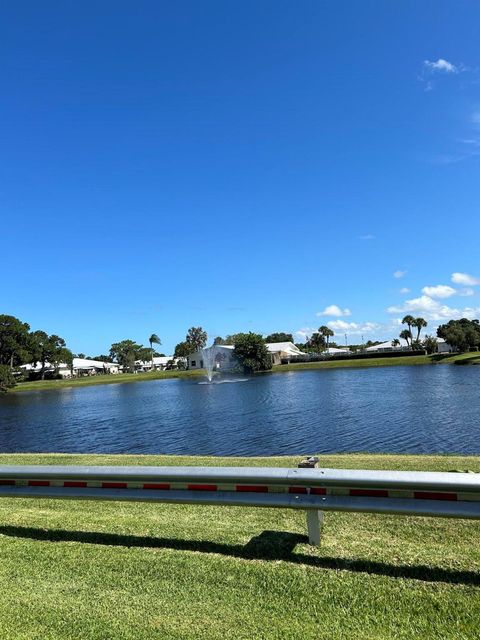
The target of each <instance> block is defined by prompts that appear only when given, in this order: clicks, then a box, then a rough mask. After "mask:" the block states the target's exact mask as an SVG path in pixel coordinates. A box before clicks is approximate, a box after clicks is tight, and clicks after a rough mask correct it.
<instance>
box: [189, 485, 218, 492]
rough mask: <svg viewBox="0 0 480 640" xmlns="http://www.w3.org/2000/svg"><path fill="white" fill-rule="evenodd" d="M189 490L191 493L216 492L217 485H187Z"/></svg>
mask: <svg viewBox="0 0 480 640" xmlns="http://www.w3.org/2000/svg"><path fill="white" fill-rule="evenodd" d="M187 489H190V490H191V491H216V490H217V485H216V484H187Z"/></svg>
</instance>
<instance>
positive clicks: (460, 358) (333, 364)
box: [12, 352, 480, 391]
mask: <svg viewBox="0 0 480 640" xmlns="http://www.w3.org/2000/svg"><path fill="white" fill-rule="evenodd" d="M457 362H468V363H471V364H474V363H479V364H480V353H478V352H477V353H462V354H455V355H449V354H445V355H441V356H439V355H433V356H405V357H400V358H367V359H365V360H326V361H323V362H306V363H300V364H286V365H278V366H275V367H273V371H274V372H275V373H277V372H282V371H301V370H303V369H337V368H344V367H355V368H364V367H389V366H399V365H420V364H454V363H457ZM204 375H205V371H204V370H203V369H196V370H194V371H155V372H152V373H135V374H134V373H120V374H118V375H106V376H103V375H99V376H89V377H85V378H73V379H71V380H37V381H35V382H21V383H19V384H18V385H17V386H16V387H15V388H14V389H12V391H41V390H42V389H62V388H67V387H87V386H92V385H97V384H120V383H129V382H145V381H147V380H167V379H169V378H192V377H197V376H204Z"/></svg>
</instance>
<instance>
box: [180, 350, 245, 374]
mask: <svg viewBox="0 0 480 640" xmlns="http://www.w3.org/2000/svg"><path fill="white" fill-rule="evenodd" d="M234 348H235V347H234V346H233V344H214V345H212V346H211V347H205V349H202V350H201V351H195V353H191V354H190V355H189V356H188V358H187V364H188V368H189V369H204V368H205V367H207V366H208V365H209V364H211V368H212V370H215V371H220V370H223V371H229V370H232V369H233V368H234V367H235V366H236V365H237V364H238V363H237V359H236V358H235V356H234V355H233V350H234Z"/></svg>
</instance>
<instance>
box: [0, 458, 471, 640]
mask: <svg viewBox="0 0 480 640" xmlns="http://www.w3.org/2000/svg"><path fill="white" fill-rule="evenodd" d="M298 460H299V458H264V459H261V458H255V459H252V458H248V459H247V458H242V459H238V458H228V459H226V458H183V457H182V458H179V457H161V456H100V455H95V456H94V455H88V456H80V455H73V456H72V455H5V454H4V455H1V456H0V462H1V463H2V464H162V465H170V464H195V465H198V464H206V465H220V464H221V465H274V466H294V465H296V463H297V462H298ZM321 465H322V466H327V467H328V466H330V467H350V468H370V469H375V468H378V469H417V470H439V471H446V470H447V471H448V470H464V469H471V470H474V471H480V457H468V458H465V457H447V456H440V457H433V456H378V455H337V456H334V455H333V456H321ZM305 532H306V527H305V518H304V514H303V513H301V512H298V513H297V512H295V511H293V510H292V511H288V510H282V509H280V510H274V509H254V508H251V509H246V508H238V507H207V506H187V505H158V504H157V505H156V504H138V503H114V502H88V501H85V502H82V501H51V500H28V499H13V498H9V499H6V498H2V499H1V500H0V638H1V639H2V640H8V639H10V638H25V639H26V638H28V639H31V638H35V639H37V638H38V639H39V640H40V639H42V640H46V639H54V638H55V639H57V638H62V639H72V640H73V639H74V640H79V639H81V640H90V639H93V638H95V639H98V640H107V639H110V638H111V639H116V640H117V639H127V638H128V639H132V640H133V639H135V640H137V639H138V640H141V639H144V638H162V639H170V638H172V639H173V638H176V639H180V638H181V639H187V638H188V639H190V638H195V639H196V638H205V639H208V640H214V639H217V638H218V639H222V640H224V639H225V638H236V639H245V640H255V639H259V640H260V639H267V638H272V639H277V638H278V639H290V638H291V639H297V638H298V639H300V638H302V639H305V638H306V639H310V638H311V639H314V638H315V639H325V640H327V639H328V640H335V639H342V640H343V639H345V638H346V639H350V638H352V639H362V640H363V639H364V640H367V639H372V638H388V639H392V640H393V639H395V640H399V639H403V638H404V639H407V638H408V639H411V638H425V639H438V640H440V639H441V640H444V639H445V638H455V639H465V640H467V639H469V640H471V639H472V638H480V571H479V570H480V545H479V544H478V540H479V538H480V522H475V521H466V520H442V519H430V518H415V517H401V516H378V515H362V514H335V513H327V514H326V517H325V527H324V537H323V541H322V545H321V548H319V549H314V548H311V547H309V546H308V545H307V544H306V538H305Z"/></svg>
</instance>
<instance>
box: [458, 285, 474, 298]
mask: <svg viewBox="0 0 480 640" xmlns="http://www.w3.org/2000/svg"><path fill="white" fill-rule="evenodd" d="M458 295H459V296H474V295H475V290H474V289H470V288H469V287H465V289H460V291H459V292H458Z"/></svg>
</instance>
